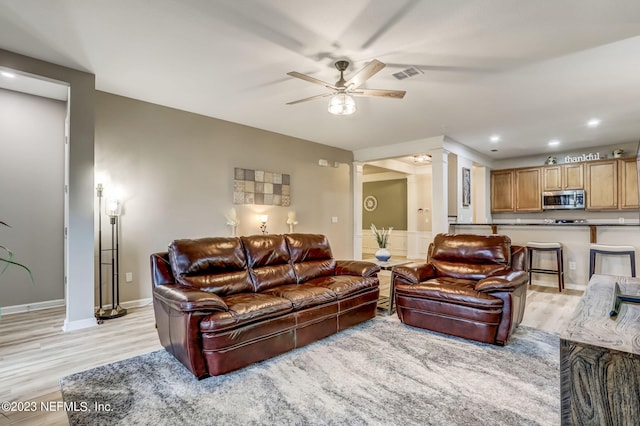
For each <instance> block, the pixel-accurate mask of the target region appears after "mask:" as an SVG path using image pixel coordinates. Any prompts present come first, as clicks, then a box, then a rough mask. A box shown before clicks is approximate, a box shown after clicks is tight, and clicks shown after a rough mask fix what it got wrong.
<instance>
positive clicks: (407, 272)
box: [391, 262, 436, 284]
mask: <svg viewBox="0 0 640 426" xmlns="http://www.w3.org/2000/svg"><path fill="white" fill-rule="evenodd" d="M391 273H392V275H396V276H398V277H400V278H401V279H402V280H403V281H406V282H407V283H409V284H418V283H420V282H422V281H426V280H428V279H431V278H435V276H436V270H435V268H434V267H433V265H431V264H430V263H418V262H416V263H409V264H406V265H400V266H394V267H393V268H392V269H391Z"/></svg>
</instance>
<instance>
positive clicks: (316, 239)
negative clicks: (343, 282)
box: [285, 234, 336, 283]
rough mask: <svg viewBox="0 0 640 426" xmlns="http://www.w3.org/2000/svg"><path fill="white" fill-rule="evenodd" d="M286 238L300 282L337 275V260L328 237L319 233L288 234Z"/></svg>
mask: <svg viewBox="0 0 640 426" xmlns="http://www.w3.org/2000/svg"><path fill="white" fill-rule="evenodd" d="M285 238H286V240H287V245H288V247H289V253H291V262H293V270H294V271H295V274H296V277H297V280H298V283H302V282H305V281H309V280H310V279H313V278H317V277H325V276H329V275H335V271H336V261H335V260H334V259H333V255H332V254H331V247H330V246H329V240H327V237H325V236H324V235H318V234H286V235H285Z"/></svg>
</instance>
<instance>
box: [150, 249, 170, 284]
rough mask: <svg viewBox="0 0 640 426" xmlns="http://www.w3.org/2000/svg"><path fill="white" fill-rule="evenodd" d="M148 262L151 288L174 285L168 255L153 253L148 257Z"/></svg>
mask: <svg viewBox="0 0 640 426" xmlns="http://www.w3.org/2000/svg"><path fill="white" fill-rule="evenodd" d="M150 261H151V285H152V287H156V286H159V285H164V284H174V283H175V282H176V280H175V278H174V277H173V272H171V264H170V263H169V253H167V252H162V253H153V254H152V255H151V257H150Z"/></svg>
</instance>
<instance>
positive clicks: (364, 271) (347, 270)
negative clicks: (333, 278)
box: [336, 260, 380, 278]
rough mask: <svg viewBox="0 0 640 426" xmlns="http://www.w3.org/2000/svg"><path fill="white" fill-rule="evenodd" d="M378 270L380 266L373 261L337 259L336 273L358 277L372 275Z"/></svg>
mask: <svg viewBox="0 0 640 426" xmlns="http://www.w3.org/2000/svg"><path fill="white" fill-rule="evenodd" d="M378 272H380V267H379V266H378V265H376V264H375V263H373V262H364V261H361V260H337V261H336V275H355V276H358V277H364V278H366V277H372V276H374V275H375V274H377V273H378Z"/></svg>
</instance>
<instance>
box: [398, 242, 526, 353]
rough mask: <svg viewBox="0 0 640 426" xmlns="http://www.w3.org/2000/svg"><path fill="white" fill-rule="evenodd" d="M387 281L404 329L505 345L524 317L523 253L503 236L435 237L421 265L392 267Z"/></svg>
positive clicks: (524, 274) (522, 250)
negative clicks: (389, 281)
mask: <svg viewBox="0 0 640 426" xmlns="http://www.w3.org/2000/svg"><path fill="white" fill-rule="evenodd" d="M391 280H392V285H393V286H395V302H396V306H397V313H398V317H399V318H400V320H401V321H402V322H403V323H404V324H407V325H411V326H414V327H419V328H424V329H427V330H432V331H436V332H440V333H444V334H449V335H453V336H458V337H462V338H465V339H470V340H476V341H479V342H484V343H491V344H497V345H505V344H506V343H507V341H508V340H509V337H510V336H511V333H512V332H513V331H514V330H515V328H516V327H517V326H518V324H520V322H521V321H522V317H523V315H524V308H525V303H526V296H527V282H528V277H527V274H526V272H525V248H524V247H522V246H512V245H511V240H510V239H509V237H507V236H505V235H471V234H468V235H467V234H438V235H436V237H435V238H434V240H433V243H431V245H430V246H429V251H428V258H427V262H426V263H412V264H407V265H402V266H396V267H394V268H393V270H392V276H391Z"/></svg>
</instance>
